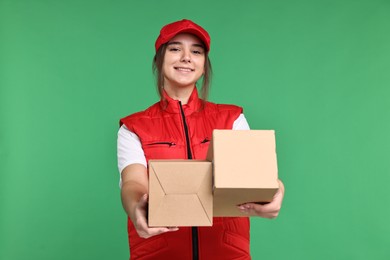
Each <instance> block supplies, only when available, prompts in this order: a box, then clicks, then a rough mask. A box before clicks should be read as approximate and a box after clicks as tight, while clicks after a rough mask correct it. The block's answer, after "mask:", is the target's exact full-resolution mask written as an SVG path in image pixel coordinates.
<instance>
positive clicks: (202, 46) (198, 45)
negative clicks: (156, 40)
mask: <svg viewBox="0 0 390 260" xmlns="http://www.w3.org/2000/svg"><path fill="white" fill-rule="evenodd" d="M173 44H179V45H183V43H181V42H168V46H169V45H173ZM192 46H195V47H201V48H203V49H205V47H204V45H203V44H199V43H194V44H192Z"/></svg>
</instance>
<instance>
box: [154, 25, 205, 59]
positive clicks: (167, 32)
mask: <svg viewBox="0 0 390 260" xmlns="http://www.w3.org/2000/svg"><path fill="white" fill-rule="evenodd" d="M185 32H186V33H191V34H194V35H195V36H198V37H199V39H200V40H201V41H202V42H203V43H204V45H205V47H206V49H207V51H209V50H210V35H209V34H208V33H207V31H206V30H205V29H203V28H202V27H200V26H199V25H197V24H196V23H194V22H193V21H190V20H186V19H183V20H181V21H177V22H173V23H170V24H167V25H165V26H164V27H163V28H162V29H161V31H160V35H159V36H158V38H157V40H156V43H155V48H156V52H157V50H158V48H160V46H161V45H162V44H164V43H167V42H169V40H170V39H172V38H173V37H175V35H177V34H179V33H185Z"/></svg>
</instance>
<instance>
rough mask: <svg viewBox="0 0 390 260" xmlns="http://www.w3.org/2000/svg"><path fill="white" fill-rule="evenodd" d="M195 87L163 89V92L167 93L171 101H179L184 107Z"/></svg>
mask: <svg viewBox="0 0 390 260" xmlns="http://www.w3.org/2000/svg"><path fill="white" fill-rule="evenodd" d="M194 87H195V86H191V87H187V88H176V89H172V88H164V89H165V92H167V94H168V96H169V97H171V98H172V99H175V100H179V101H180V102H181V103H182V105H185V104H187V103H188V99H189V98H190V96H191V93H192V91H193V90H194Z"/></svg>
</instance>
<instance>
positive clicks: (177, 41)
mask: <svg viewBox="0 0 390 260" xmlns="http://www.w3.org/2000/svg"><path fill="white" fill-rule="evenodd" d="M204 65H205V49H204V47H203V44H202V41H201V40H199V39H198V37H196V36H194V35H192V34H188V33H182V34H178V35H176V36H175V37H173V38H172V39H171V40H170V41H169V42H168V43H167V49H166V52H165V55H164V63H163V66H162V72H163V75H164V88H165V89H167V90H168V89H170V90H179V89H183V88H193V87H194V86H195V83H196V82H197V81H198V79H199V78H200V77H201V76H202V75H203V73H204Z"/></svg>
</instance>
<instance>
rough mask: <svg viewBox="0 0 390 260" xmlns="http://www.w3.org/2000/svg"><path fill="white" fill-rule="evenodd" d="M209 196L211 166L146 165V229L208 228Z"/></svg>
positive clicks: (197, 163)
mask: <svg viewBox="0 0 390 260" xmlns="http://www.w3.org/2000/svg"><path fill="white" fill-rule="evenodd" d="M212 196H213V195H212V164H211V162H208V161H199V160H150V161H149V213H148V224H149V226H150V227H170V226H172V227H173V226H211V225H212V224H213V197H212Z"/></svg>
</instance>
